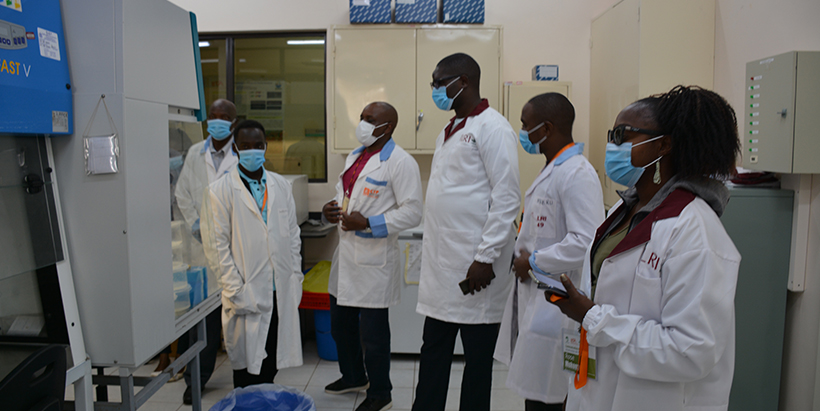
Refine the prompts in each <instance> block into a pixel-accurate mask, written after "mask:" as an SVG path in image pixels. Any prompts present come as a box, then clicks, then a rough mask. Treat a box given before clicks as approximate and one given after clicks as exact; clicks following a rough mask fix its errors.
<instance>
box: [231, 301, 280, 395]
mask: <svg viewBox="0 0 820 411" xmlns="http://www.w3.org/2000/svg"><path fill="white" fill-rule="evenodd" d="M277 328H279V310H277V309H276V291H274V292H273V312H272V313H271V319H270V328H268V337H267V340H266V341H265V352H266V353H268V356H267V357H265V359H264V360H262V369H261V370H260V371H259V375H253V374H251V373H249V372H248V369H247V368H243V369H241V370H233V387H234V388H239V387H247V386H249V385H256V384H272V383H273V377H275V376H276V373H277V372H279V370H278V369H277V368H276V342H277V341H276V339H277V335H278V332H277Z"/></svg>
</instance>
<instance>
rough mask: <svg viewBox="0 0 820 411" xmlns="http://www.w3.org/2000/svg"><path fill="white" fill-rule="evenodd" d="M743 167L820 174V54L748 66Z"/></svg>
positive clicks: (787, 55)
mask: <svg viewBox="0 0 820 411" xmlns="http://www.w3.org/2000/svg"><path fill="white" fill-rule="evenodd" d="M745 92H746V98H745V103H746V104H745V114H744V115H743V116H742V117H741V116H740V115H739V117H741V118H739V119H738V122H739V123H741V124H743V125H744V127H742V128H741V130H743V131H742V132H741V142H742V143H743V167H745V168H749V169H753V170H760V171H771V172H777V173H790V174H817V173H820V161H818V158H820V129H818V128H817V127H814V124H813V122H814V121H816V120H817V119H818V117H820V51H792V52H789V53H784V54H779V55H776V56H773V57H768V58H765V59H761V60H755V61H751V62H749V63H746V91H745Z"/></svg>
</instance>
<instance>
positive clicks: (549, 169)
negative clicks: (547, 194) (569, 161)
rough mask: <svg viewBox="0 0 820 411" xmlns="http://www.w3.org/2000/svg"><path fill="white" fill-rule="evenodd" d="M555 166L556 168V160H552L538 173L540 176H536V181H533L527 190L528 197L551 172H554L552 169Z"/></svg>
mask: <svg viewBox="0 0 820 411" xmlns="http://www.w3.org/2000/svg"><path fill="white" fill-rule="evenodd" d="M554 168H555V162H554V161H550V163H549V164H547V166H546V167H544V169H543V170H541V173H540V174H538V177H535V181H533V182H532V185H531V186H530V188H528V189H527V192H526V194H525V196H527V197H528V196H529V195H530V194H531V193H532V192H533V191H534V190H535V188H536V187H538V185H539V184H541V182H542V181H544V180H546V179H547V177H549V176H550V174H552V170H553V169H554Z"/></svg>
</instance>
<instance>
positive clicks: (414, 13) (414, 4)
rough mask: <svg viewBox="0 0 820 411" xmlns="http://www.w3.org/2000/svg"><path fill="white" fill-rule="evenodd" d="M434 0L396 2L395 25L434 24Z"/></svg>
mask: <svg viewBox="0 0 820 411" xmlns="http://www.w3.org/2000/svg"><path fill="white" fill-rule="evenodd" d="M437 17H438V10H437V6H436V0H396V23H435V22H436V21H437Z"/></svg>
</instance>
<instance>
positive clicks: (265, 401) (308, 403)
mask: <svg viewBox="0 0 820 411" xmlns="http://www.w3.org/2000/svg"><path fill="white" fill-rule="evenodd" d="M315 410H316V405H315V404H314V403H313V398H311V397H310V396H309V395H307V394H305V393H303V392H301V391H299V390H297V389H295V388H291V387H286V386H284V385H279V384H259V385H252V386H250V387H246V388H236V389H234V390H233V391H231V392H230V393H228V395H226V396H225V398H223V399H221V400H219V402H217V403H216V404H214V406H213V407H211V410H210V411H315Z"/></svg>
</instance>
